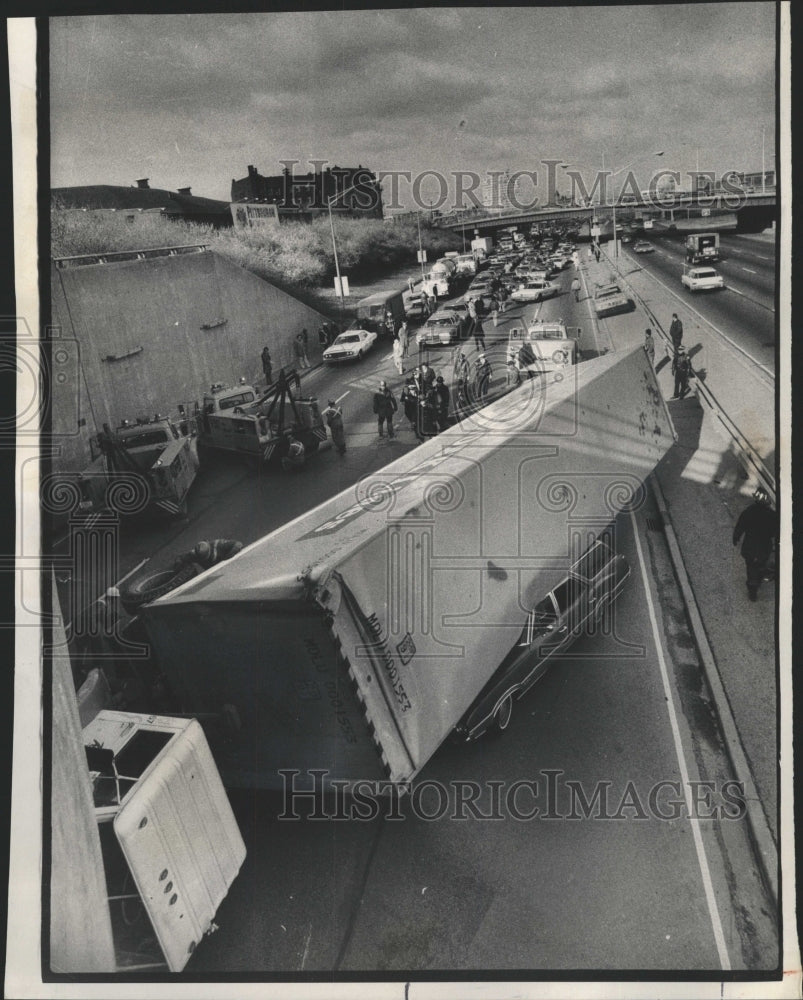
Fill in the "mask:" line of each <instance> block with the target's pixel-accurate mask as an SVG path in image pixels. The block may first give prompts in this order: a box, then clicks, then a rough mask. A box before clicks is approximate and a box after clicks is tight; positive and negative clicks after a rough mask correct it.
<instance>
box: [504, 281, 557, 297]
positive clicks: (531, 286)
mask: <svg viewBox="0 0 803 1000" xmlns="http://www.w3.org/2000/svg"><path fill="white" fill-rule="evenodd" d="M559 294H560V288H559V286H558V285H553V284H552V282H550V281H545V280H544V279H543V278H534V279H532V280H531V281H526V282H524V284H522V285H519V287H518V288H516V289H514V290H513V291H512V292H511V293H510V297H511V299H513V301H514V302H541V301H543V300H544V299H551V298H553V297H554V296H555V295H559Z"/></svg>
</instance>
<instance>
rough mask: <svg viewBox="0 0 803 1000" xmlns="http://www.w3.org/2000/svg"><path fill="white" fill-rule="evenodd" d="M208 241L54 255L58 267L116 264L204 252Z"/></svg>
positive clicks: (54, 261) (207, 246)
mask: <svg viewBox="0 0 803 1000" xmlns="http://www.w3.org/2000/svg"><path fill="white" fill-rule="evenodd" d="M208 249H209V244H208V243H182V244H180V245H179V246H175V247H146V248H145V249H142V250H110V251H108V252H107V251H99V252H98V253H82V254H77V255H76V256H74V257H54V258H53V263H54V264H55V265H56V267H59V268H62V267H83V266H85V265H87V264H109V263H111V264H114V263H119V262H120V261H128V260H149V259H150V258H151V257H177V256H178V255H179V254H186V253H202V252H203V251H204V250H208Z"/></svg>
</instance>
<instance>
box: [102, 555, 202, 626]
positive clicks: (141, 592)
mask: <svg viewBox="0 0 803 1000" xmlns="http://www.w3.org/2000/svg"><path fill="white" fill-rule="evenodd" d="M201 572H203V567H202V566H199V565H198V563H189V564H188V565H186V566H182V567H181V569H180V570H178V572H176V571H175V570H172V569H162V570H157V571H156V572H154V571H153V570H151V571H150V572H148V573H143V574H142V575H141V576H139V577H134V579H133V580H132V581H131V582H130V583H127V584H126V585H125V586H124V587H121V588H120V603H121V604H122V605H123V607H124V608H125V610H126V611H127V612H128V613H129V614H130V615H136V614H138V613H139V610H140V608H141V607H142V606H143V604H150V602H151V601H155V600H156V599H157V598H158V597H162V596H164V595H165V594H169V593H170V591H171V590H175V588H176V587H178V586H180V585H181V584H182V583H186V582H187V580H191V579H192V578H193V577H194V576H198V574H199V573H201Z"/></svg>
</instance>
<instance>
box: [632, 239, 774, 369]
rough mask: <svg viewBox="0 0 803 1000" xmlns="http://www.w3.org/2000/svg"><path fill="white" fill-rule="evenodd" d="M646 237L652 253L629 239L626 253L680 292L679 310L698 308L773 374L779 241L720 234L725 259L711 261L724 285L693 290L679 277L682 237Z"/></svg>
mask: <svg viewBox="0 0 803 1000" xmlns="http://www.w3.org/2000/svg"><path fill="white" fill-rule="evenodd" d="M648 242H650V243H651V244H652V246H653V247H654V248H655V250H654V252H653V253H643V254H636V253H634V252H633V247H632V244H631V245H626V246H623V247H622V255H623V256H624V257H627V258H629V259H630V260H631V261H632V262H633V266H634V267H643V268H644V269H645V270H646V271H647V272H648V273H649V275H650V276H651V277H652V278H653V279H655V280H657V281H659V282H661V283H663V285H664V286H665V287H666V288H667V289H668V290H669V291H670V292H671V293H672V294H673V295H674V296H675V297H676V299H677V302H678V313H679V314H680V313H681V312H682V311H683V310H690V309H693V310H696V311H697V312H698V313H699V314H701V315H702V316H703V317H704V318H705V319H706V320H707V321H708V322H709V323H710V324H712V325H713V326H714V327H715V328H716V329H717V330H719V331H721V332H722V333H724V334H725V335H726V336H727V337H728V338H729V339H730V340H732V341H733V342H734V343H735V344H737V345H738V346H739V347H740V348H741V349H742V350H743V351H744V352H745V354H746V355H748V356H749V357H750V358H752V359H754V360H755V361H756V362H757V363H758V364H760V365H762V366H764V367H765V368H767V369H769V371H770V372H773V373H774V372H775V320H776V315H775V308H776V306H775V244H774V243H771V242H769V241H764V240H758V239H755V238H751V237H747V236H739V235H735V234H733V235H731V234H725V235H722V236H721V237H720V248H721V260H719V261H718V262H717V263H715V264H714V265H713V266H714V267H715V268H716V269H717V270H718V271H719V272H720V273H721V274H722V276H723V277H724V279H725V288H724V289H723V290H721V291H713V292H690V291H688V290H687V289H686V288H684V287H683V285H682V284H681V282H680V277H681V275H682V273H683V265H684V263H685V259H686V258H685V247H684V243H683V240H682V239H681V238H680V237H677V238H675V239H673V238H670V237H667V236H656V237H651V238H650V239H649V241H648ZM670 318H671V317H670ZM667 325H668V324H667Z"/></svg>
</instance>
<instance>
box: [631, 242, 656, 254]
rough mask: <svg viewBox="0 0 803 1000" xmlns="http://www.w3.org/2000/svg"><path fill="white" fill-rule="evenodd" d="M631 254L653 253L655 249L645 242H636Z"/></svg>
mask: <svg viewBox="0 0 803 1000" xmlns="http://www.w3.org/2000/svg"><path fill="white" fill-rule="evenodd" d="M633 253H655V247H654V246H653V245H652V243H648V242H647V241H646V240H636V242H635V243H634V244H633Z"/></svg>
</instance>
